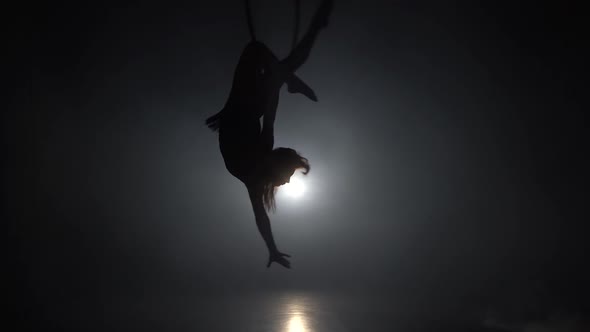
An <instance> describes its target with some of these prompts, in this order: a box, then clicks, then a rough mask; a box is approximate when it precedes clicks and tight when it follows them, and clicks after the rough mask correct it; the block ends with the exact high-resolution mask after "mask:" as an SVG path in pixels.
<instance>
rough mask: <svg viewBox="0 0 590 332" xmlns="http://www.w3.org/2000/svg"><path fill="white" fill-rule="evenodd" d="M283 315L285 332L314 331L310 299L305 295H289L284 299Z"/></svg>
mask: <svg viewBox="0 0 590 332" xmlns="http://www.w3.org/2000/svg"><path fill="white" fill-rule="evenodd" d="M281 302H282V309H281V310H282V311H283V312H282V316H284V320H283V327H284V328H283V331H284V332H313V331H314V329H313V326H311V319H310V318H309V312H310V311H311V310H312V308H311V305H310V303H309V301H308V300H307V299H306V298H305V297H303V296H299V295H298V296H294V295H289V296H285V297H284V298H283V299H282V301H281Z"/></svg>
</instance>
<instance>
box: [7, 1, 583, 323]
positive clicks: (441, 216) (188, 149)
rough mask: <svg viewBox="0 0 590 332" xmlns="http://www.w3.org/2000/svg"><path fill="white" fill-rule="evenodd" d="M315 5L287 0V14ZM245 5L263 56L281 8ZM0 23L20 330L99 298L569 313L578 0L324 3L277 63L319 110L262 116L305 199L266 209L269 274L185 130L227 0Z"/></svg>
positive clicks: (225, 37)
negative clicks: (377, 298)
mask: <svg viewBox="0 0 590 332" xmlns="http://www.w3.org/2000/svg"><path fill="white" fill-rule="evenodd" d="M502 3H504V2H502ZM317 4H318V1H311V0H310V1H305V0H304V1H302V5H303V7H302V18H303V21H302V25H301V26H302V28H303V27H307V24H308V22H309V19H310V17H311V15H312V13H313V11H314V10H315V8H316V6H317ZM253 7H254V16H255V22H256V27H257V33H258V35H259V38H260V39H261V40H263V41H264V42H266V43H267V44H268V45H269V46H270V47H271V48H272V49H273V50H275V51H276V53H277V54H278V55H279V56H285V55H286V54H287V53H288V51H289V47H290V43H291V34H292V30H291V29H292V19H293V18H292V14H293V9H292V8H293V6H292V2H291V1H266V0H264V1H263V0H260V1H253ZM24 13H27V14H26V15H25V14H24ZM21 14H22V15H21ZM14 15H15V16H16V17H21V18H22V20H21V21H20V23H19V24H15V25H13V29H15V30H17V31H18V33H19V35H20V33H22V31H23V30H24V31H25V32H31V36H30V37H27V38H29V39H26V38H25V39H22V40H30V41H31V42H32V43H30V44H28V43H26V42H23V41H22V40H21V39H20V37H19V38H16V37H15V39H16V40H17V41H18V42H17V44H18V45H17V46H16V48H13V51H16V52H12V51H11V52H10V53H9V54H13V53H14V54H15V55H17V57H18V59H16V60H17V61H15V62H14V63H15V65H14V67H15V68H17V70H18V71H19V72H20V74H19V75H18V76H17V78H16V80H15V81H14V82H15V86H16V87H17V91H16V93H14V94H11V96H10V97H9V98H8V101H9V102H10V103H12V105H13V106H15V107H10V108H8V109H7V110H6V111H5V112H3V115H2V117H3V120H2V140H3V146H4V147H5V155H6V156H9V157H7V158H6V160H5V161H4V162H3V163H4V167H3V179H2V181H3V182H2V189H3V215H5V216H6V221H8V222H9V229H8V230H9V232H8V235H9V236H10V237H11V238H12V239H13V240H15V243H16V245H14V246H11V248H12V251H11V252H13V254H11V256H12V257H16V259H14V260H12V261H14V262H15V264H14V269H13V268H9V269H10V270H11V271H15V272H16V277H17V280H18V282H17V284H16V285H17V286H18V288H17V293H18V298H19V300H18V301H17V302H16V303H17V308H18V310H19V315H20V317H24V318H25V319H26V320H28V321H29V322H37V323H39V324H43V322H46V321H50V320H51V318H50V316H51V312H52V311H51V310H52V308H56V307H60V306H61V307H67V308H75V307H77V306H83V305H84V304H91V305H95V306H99V307H100V305H101V304H103V303H110V301H113V299H115V298H117V297H131V298H134V297H137V298H152V299H155V298H158V296H161V295H162V294H167V296H168V295H170V294H183V295H186V294H194V296H199V294H205V293H210V294H222V293H228V292H242V291H257V292H258V291H267V290H276V289H279V290H280V289H304V290H321V291H334V292H360V293H363V294H372V293H380V294H381V295H391V296H393V297H395V298H396V299H397V301H398V302H400V303H403V305H404V306H410V307H411V306H414V307H416V308H421V309H420V310H424V311H425V312H430V313H432V312H441V313H445V314H449V315H454V316H457V317H465V319H474V320H481V321H482V322H483V321H487V322H495V323H497V325H502V326H508V325H510V324H518V323H522V322H529V321H545V320H551V319H555V317H558V319H565V320H568V321H575V322H577V323H575V324H582V323H580V321H581V320H583V317H585V315H586V314H587V313H588V294H589V286H588V280H589V278H590V276H589V274H588V273H587V272H584V271H585V269H586V268H587V266H588V263H587V261H588V259H587V257H586V256H587V250H588V244H587V243H586V241H587V232H584V231H583V227H582V226H583V224H584V223H586V222H587V220H588V214H587V204H588V187H587V181H585V178H586V177H587V165H586V164H584V162H583V160H584V159H585V157H587V155H588V146H587V145H586V143H584V139H586V138H587V133H586V130H587V127H588V123H587V102H586V98H587V77H586V73H585V70H586V69H587V65H586V62H585V61H586V59H587V58H586V56H585V54H584V52H583V44H584V43H587V42H588V36H587V35H586V34H584V32H583V31H584V29H583V28H584V25H585V24H584V21H586V20H587V17H586V16H587V15H585V14H584V12H583V11H582V7H581V6H579V5H575V4H573V3H570V2H553V3H551V4H550V5H543V4H541V3H536V2H527V3H525V2H518V1H513V2H510V4H508V2H506V4H504V5H500V4H497V2H496V1H487V2H481V3H480V2H462V3H448V2H446V1H436V2H434V1H433V2H426V1H336V3H335V9H334V12H333V16H332V19H331V24H330V26H329V28H328V29H327V30H325V31H324V32H322V33H321V35H320V38H319V39H318V42H317V44H316V46H315V48H314V49H313V51H312V54H311V57H310V59H309V61H308V62H307V63H306V64H305V65H304V66H303V68H302V69H301V70H300V71H299V74H300V76H301V77H302V78H303V79H304V80H305V81H306V82H308V83H309V85H310V86H312V87H313V88H314V89H315V91H316V92H317V94H318V97H319V100H320V101H319V103H313V102H310V101H309V100H307V99H306V98H304V97H302V96H300V95H290V94H288V93H286V91H285V92H284V93H283V94H282V97H281V98H282V99H281V101H280V106H279V113H278V116H277V123H276V143H277V145H278V146H290V147H294V148H295V149H297V150H298V151H300V152H301V153H302V154H303V155H304V156H306V157H308V158H309V159H310V161H311V165H312V170H311V173H310V174H309V176H308V177H307V179H306V181H307V182H306V183H307V187H308V192H307V194H306V195H305V197H303V198H302V199H299V200H294V199H290V198H286V197H280V198H279V200H278V211H277V213H276V214H275V215H271V220H272V225H273V229H274V233H275V238H276V240H277V241H278V244H279V247H280V248H281V249H283V250H284V251H285V252H287V253H290V254H291V255H292V256H293V258H292V260H291V262H292V264H293V269H292V270H286V269H283V268H281V267H279V266H278V265H274V266H272V267H271V268H270V269H266V268H265V263H266V259H267V252H266V249H265V247H264V244H263V241H262V239H261V238H260V236H259V234H258V232H257V229H256V226H255V222H254V216H253V213H252V211H251V207H250V202H249V201H248V196H247V192H246V190H245V187H244V186H243V185H242V184H241V183H240V182H239V181H238V180H236V179H235V178H233V177H232V176H231V175H230V174H229V173H228V172H227V171H226V170H225V168H224V164H223V160H222V158H221V155H220V153H219V150H218V144H217V136H216V134H214V133H212V132H210V131H209V130H208V129H207V128H206V127H205V126H204V122H203V121H204V119H205V118H206V117H207V116H209V115H211V114H213V113H215V112H217V111H218V110H220V109H221V108H222V107H223V104H224V102H225V99H226V97H227V96H228V93H229V89H230V87H231V80H232V76H233V70H234V68H235V66H236V63H237V60H238V57H239V55H240V52H241V50H242V47H243V46H244V45H245V44H246V43H247V41H248V33H247V28H246V23H245V16H244V11H243V7H242V2H241V1H237V0H235V1H226V0H224V1H200V2H199V1H192V2H188V3H185V4H171V3H170V2H161V3H158V4H147V3H144V2H137V3H135V4H125V5H123V4H121V3H115V4H112V5H106V4H98V3H94V4H81V3H74V4H65V3H61V2H50V3H48V4H45V5H40V6H38V5H32V4H31V8H28V9H26V11H22V12H18V13H16V12H15V14H14ZM15 36H16V34H15ZM25 44H26V45H25ZM27 45H28V46H30V47H28V46H27ZM20 51H22V52H20ZM11 66H12V65H11ZM19 68H20V69H19ZM29 70H30V76H29ZM21 87H22V89H21ZM3 219H4V218H3ZM11 288H12V287H11ZM55 324H57V323H55Z"/></svg>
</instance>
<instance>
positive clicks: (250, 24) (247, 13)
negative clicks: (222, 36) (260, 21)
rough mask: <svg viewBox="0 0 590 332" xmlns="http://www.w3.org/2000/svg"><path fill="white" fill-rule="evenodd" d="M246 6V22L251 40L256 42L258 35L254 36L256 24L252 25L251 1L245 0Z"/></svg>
mask: <svg viewBox="0 0 590 332" xmlns="http://www.w3.org/2000/svg"><path fill="white" fill-rule="evenodd" d="M244 3H245V5H246V20H247V21H248V30H249V31H250V38H251V39H252V41H256V34H254V24H252V9H251V8H250V0H244Z"/></svg>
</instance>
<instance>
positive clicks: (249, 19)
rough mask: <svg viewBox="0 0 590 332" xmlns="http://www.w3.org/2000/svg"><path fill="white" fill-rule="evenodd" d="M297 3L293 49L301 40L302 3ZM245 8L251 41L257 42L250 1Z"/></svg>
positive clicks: (296, 1)
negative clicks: (298, 40)
mask: <svg viewBox="0 0 590 332" xmlns="http://www.w3.org/2000/svg"><path fill="white" fill-rule="evenodd" d="M294 3H295V22H294V29H293V44H292V48H295V46H296V45H297V39H299V21H301V1H300V0H294ZM244 6H245V9H246V21H247V23H248V31H249V32H250V39H252V40H253V41H256V34H255V33H254V23H253V22H252V7H250V0H244Z"/></svg>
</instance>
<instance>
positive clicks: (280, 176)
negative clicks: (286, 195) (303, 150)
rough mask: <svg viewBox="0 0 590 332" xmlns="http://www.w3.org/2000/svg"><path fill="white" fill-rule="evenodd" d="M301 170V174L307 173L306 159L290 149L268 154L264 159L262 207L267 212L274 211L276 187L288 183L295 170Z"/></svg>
mask: <svg viewBox="0 0 590 332" xmlns="http://www.w3.org/2000/svg"><path fill="white" fill-rule="evenodd" d="M298 169H302V170H303V174H307V173H308V172H309V169H310V167H309V162H308V161H307V158H304V157H302V156H301V155H299V154H298V153H297V152H296V151H295V150H293V149H290V148H276V149H274V150H272V151H271V152H270V154H269V155H268V157H267V159H266V167H265V179H264V193H263V199H264V205H265V206H266V209H267V210H271V209H272V210H274V208H275V199H274V194H275V190H276V187H278V186H281V185H283V184H285V183H288V182H289V180H290V178H291V176H292V175H293V174H294V173H295V171H296V170H298Z"/></svg>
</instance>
